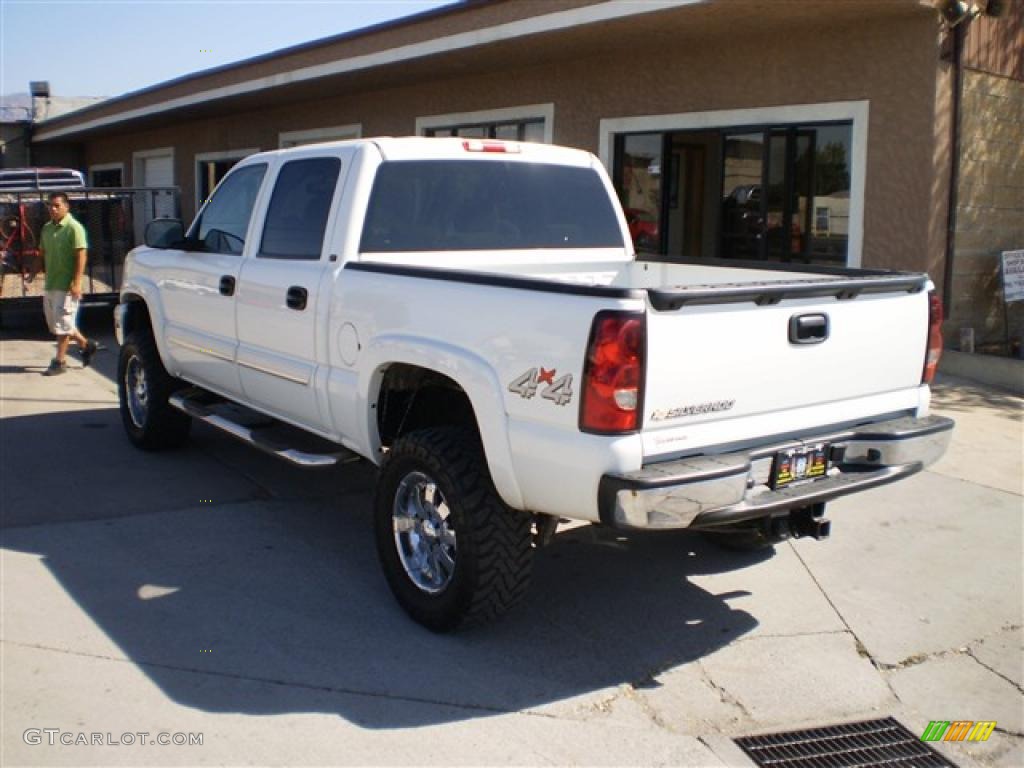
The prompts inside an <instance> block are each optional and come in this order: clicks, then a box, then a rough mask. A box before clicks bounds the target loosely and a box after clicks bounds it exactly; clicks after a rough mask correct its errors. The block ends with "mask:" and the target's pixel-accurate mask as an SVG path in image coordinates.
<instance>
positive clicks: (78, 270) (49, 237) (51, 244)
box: [28, 192, 99, 376]
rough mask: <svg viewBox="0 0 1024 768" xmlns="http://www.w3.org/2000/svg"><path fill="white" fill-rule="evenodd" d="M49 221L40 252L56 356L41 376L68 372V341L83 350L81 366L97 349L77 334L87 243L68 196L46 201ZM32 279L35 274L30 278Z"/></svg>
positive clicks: (45, 304)
mask: <svg viewBox="0 0 1024 768" xmlns="http://www.w3.org/2000/svg"><path fill="white" fill-rule="evenodd" d="M49 210H50V220H49V221H48V222H46V224H44V225H43V232H42V235H41V236H40V238H39V250H40V252H41V254H42V257H43V262H44V264H45V267H46V285H45V286H44V288H45V290H44V293H43V310H44V311H45V313H46V323H47V325H49V326H50V332H51V333H53V334H54V335H55V336H56V337H57V356H56V357H55V358H53V360H52V361H51V362H50V367H49V368H47V369H46V371H45V372H44V373H43V375H44V376H56V375H58V374H61V373H65V372H66V371H67V360H66V359H65V356H66V354H67V351H68V344H69V343H70V341H71V339H74V340H75V343H76V344H78V346H79V347H80V348H81V350H82V366H83V367H84V366H87V365H89V363H90V362H91V360H92V356H93V355H94V354H96V350H97V349H99V345H98V344H97V343H96V342H95V341H90V340H89V339H87V338H85V336H83V335H82V334H81V332H80V331H79V330H78V327H77V325H76V319H77V317H78V303H79V301H81V299H82V275H84V274H85V262H86V259H87V258H88V256H87V249H88V247H89V243H88V241H87V239H86V236H85V227H83V226H82V225H81V224H80V223H79V222H78V221H77V220H76V219H75V217H74V216H72V215H71V212H70V205H69V204H68V196H67V195H66V194H64V193H63V192H54V193H52V194H51V195H50V197H49ZM28 279H29V282H31V281H32V280H34V279H35V273H33V274H32V275H30V276H29V278H28Z"/></svg>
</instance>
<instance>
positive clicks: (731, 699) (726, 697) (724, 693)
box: [697, 662, 754, 720]
mask: <svg viewBox="0 0 1024 768" xmlns="http://www.w3.org/2000/svg"><path fill="white" fill-rule="evenodd" d="M697 668H698V669H699V670H700V674H701V677H703V678H704V680H705V681H706V682H707V684H708V685H709V686H711V689H712V690H713V691H714V692H715V693H717V694H718V698H719V700H720V701H721V702H722V703H723V704H725V705H726V706H729V707H735V708H736V709H738V710H739V711H740V713H741V714H742V715H743V716H744V717H745V718H747V719H748V720H753V719H754V717H753V715H751V714H750V711H749V710H748V709H747V708H746V707H745V706H744V704H743V702H742V701H740V700H739V699H737V698H736V697H735V696H733V695H732V694H731V693H729V691H728V690H727V689H726V688H724V687H722V686H721V685H719V684H718V683H716V682H715V681H714V680H713V679H712V677H711V673H710V672H708V670H707V668H706V667H705V666H704V665H703V664H701V663H700V662H697Z"/></svg>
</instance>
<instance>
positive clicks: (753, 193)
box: [720, 131, 766, 259]
mask: <svg viewBox="0 0 1024 768" xmlns="http://www.w3.org/2000/svg"><path fill="white" fill-rule="evenodd" d="M764 141H765V137H764V132H762V131H758V132H757V133H742V134H731V135H726V137H725V141H724V146H723V148H722V217H721V252H720V255H721V257H722V258H723V259H760V258H763V255H762V254H763V250H764V236H765V215H766V211H765V207H764V202H765V199H764V195H763V193H762V184H763V182H764V171H765V157H764V154H765V152H764Z"/></svg>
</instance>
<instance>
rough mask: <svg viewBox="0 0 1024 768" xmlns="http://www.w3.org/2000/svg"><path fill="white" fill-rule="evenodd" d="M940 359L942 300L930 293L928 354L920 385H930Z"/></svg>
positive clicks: (935, 294) (933, 292) (937, 295)
mask: <svg viewBox="0 0 1024 768" xmlns="http://www.w3.org/2000/svg"><path fill="white" fill-rule="evenodd" d="M940 357H942V299H940V298H939V294H937V293H935V291H932V292H931V293H929V294H928V353H927V355H925V358H924V373H922V374H921V383H922V384H931V382H932V379H934V378H935V371H936V370H938V367H939V358H940Z"/></svg>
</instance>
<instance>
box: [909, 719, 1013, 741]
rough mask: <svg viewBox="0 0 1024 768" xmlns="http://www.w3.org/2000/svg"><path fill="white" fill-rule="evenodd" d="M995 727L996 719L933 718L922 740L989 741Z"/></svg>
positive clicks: (922, 735)
mask: <svg viewBox="0 0 1024 768" xmlns="http://www.w3.org/2000/svg"><path fill="white" fill-rule="evenodd" d="M995 729H996V721H995V720H978V721H977V722H975V721H974V720H954V721H953V722H950V721H949V720H932V721H931V722H930V723H928V726H927V727H926V728H925V729H924V733H923V734H921V741H988V737H989V736H991V735H992V731H994V730H995Z"/></svg>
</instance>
